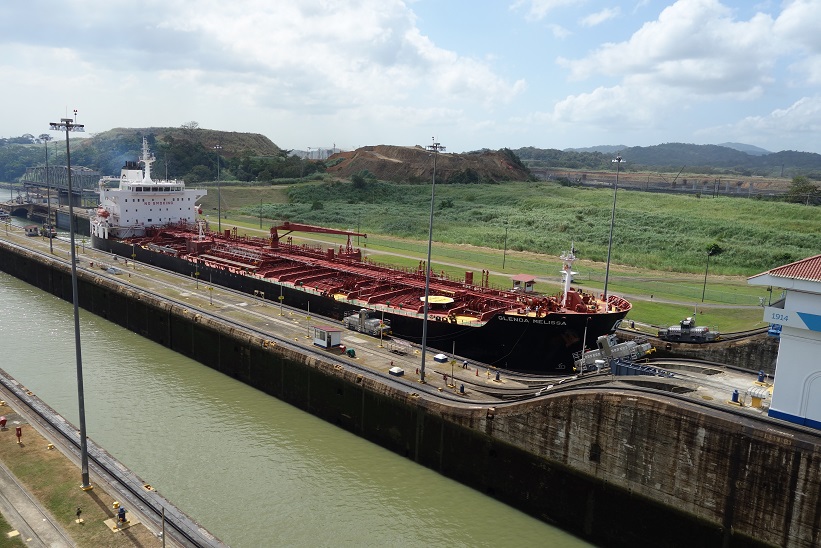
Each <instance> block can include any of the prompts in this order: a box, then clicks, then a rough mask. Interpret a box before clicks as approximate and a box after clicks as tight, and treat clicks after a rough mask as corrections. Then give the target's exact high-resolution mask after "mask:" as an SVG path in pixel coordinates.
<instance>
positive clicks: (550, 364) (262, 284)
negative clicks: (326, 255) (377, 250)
mask: <svg viewBox="0 0 821 548" xmlns="http://www.w3.org/2000/svg"><path fill="white" fill-rule="evenodd" d="M91 242H92V246H93V247H94V248H96V249H99V250H102V251H105V252H108V253H113V254H116V255H119V256H122V257H125V258H135V259H136V260H138V261H140V262H143V263H147V264H150V265H153V266H157V267H160V268H163V269H166V270H170V271H172V272H176V273H178V274H184V275H190V276H193V275H194V274H195V272H199V279H200V280H201V281H203V282H208V283H212V284H216V285H219V286H222V287H226V288H229V289H234V290H237V291H241V292H244V293H249V294H251V295H260V296H262V298H264V299H266V300H269V301H271V302H272V303H278V302H279V300H280V299H279V298H280V296H282V303H283V304H284V305H286V306H290V307H294V308H299V309H302V310H307V311H309V312H310V313H311V314H316V315H319V316H325V317H328V318H332V319H336V320H341V319H342V318H343V316H344V314H345V313H346V312H350V311H354V310H359V309H360V308H361V305H359V304H356V303H351V302H347V301H344V300H343V301H340V300H337V299H334V298H333V297H330V296H325V295H322V294H320V293H318V292H312V291H311V290H309V289H304V288H296V287H293V286H291V285H287V284H279V283H277V282H274V281H270V280H266V279H262V278H259V277H254V276H247V275H244V274H238V273H233V272H230V271H228V270H224V269H220V268H214V267H210V266H207V265H204V264H194V263H192V262H191V261H188V260H186V259H183V258H179V257H175V256H173V255H167V254H164V253H160V252H157V251H152V250H148V249H145V248H142V247H140V246H135V245H130V244H127V243H124V242H121V241H117V240H112V239H103V238H99V237H96V236H92V239H91ZM626 314H627V311H620V312H608V313H591V314H579V313H565V314H559V313H553V314H548V315H546V316H543V317H540V318H535V317H519V316H511V315H506V314H496V315H494V316H493V317H492V318H490V319H489V320H488V321H486V322H484V323H483V324H481V325H478V324H477V325H470V324H464V323H452V322H450V321H446V320H445V321H440V320H437V319H430V320H429V321H428V336H427V346H428V348H429V349H430V350H433V351H438V352H443V353H446V354H450V353H451V352H453V351H455V353H456V354H457V355H458V356H461V357H463V358H466V359H468V360H471V361H473V362H479V363H482V364H485V365H490V366H493V367H498V368H503V369H510V370H515V371H526V372H531V373H540V374H545V373H547V374H572V373H573V367H572V365H573V353H574V352H580V351H581V350H582V339H583V338H584V337H585V335H586V346H587V347H588V348H590V347H595V345H596V339H597V338H598V337H599V336H601V335H605V334H609V333H612V332H614V331H615V330H616V328H617V327H618V325H619V323H620V322H621V320H622V319H623V318H624V317H625V316H626ZM384 319H385V320H390V326H391V331H392V334H393V336H394V337H398V338H400V339H404V340H407V341H410V342H411V343H415V344H421V342H422V327H423V320H422V318H420V316H419V315H418V314H413V313H407V314H404V313H401V311H395V312H389V311H387V310H386V311H385V312H384Z"/></svg>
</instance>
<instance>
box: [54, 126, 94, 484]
mask: <svg viewBox="0 0 821 548" xmlns="http://www.w3.org/2000/svg"><path fill="white" fill-rule="evenodd" d="M74 115H75V116H77V111H76V110H75V111H74ZM50 125H51V130H52V131H58V130H63V129H64V130H65V131H66V168H67V170H68V226H69V231H68V232H69V239H70V242H71V244H70V245H71V294H72V299H73V300H74V349H75V353H76V355H77V400H78V402H79V405H80V464H81V470H82V476H83V484H82V486H81V488H82V489H83V490H84V491H88V490H90V489H92V487H91V484H90V483H89V481H88V441H87V440H86V410H85V395H84V393H83V357H82V351H81V348H80V311H79V308H78V306H77V303H78V300H79V299H78V296H77V253H76V249H75V244H74V200H73V199H72V195H71V148H70V146H69V139H68V133H69V132H70V131H85V126H83V124H77V123H75V121H74V120H72V119H71V118H61V119H60V121H59V122H51V124H50Z"/></svg>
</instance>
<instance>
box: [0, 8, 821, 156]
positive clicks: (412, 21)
mask: <svg viewBox="0 0 821 548" xmlns="http://www.w3.org/2000/svg"><path fill="white" fill-rule="evenodd" d="M819 21H821V0H790V1H784V2H777V1H762V2H755V1H754V0H753V1H743V0H735V1H730V0H679V1H676V2H671V1H655V0H632V1H623V2H604V1H598V0H508V1H501V0H498V1H490V0H474V1H468V0H438V1H434V0H415V1H414V0H407V1H404V2H402V1H398V0H356V1H353V0H352V1H342V0H338V1H336V0H299V1H296V0H292V1H290V2H281V1H278V0H236V1H233V2H226V1H224V0H220V1H217V0H196V1H194V0H163V1H158V0H142V1H141V2H118V1H116V0H64V1H61V2H51V1H47V0H29V1H27V2H13V1H6V2H2V3H0V74H2V75H3V86H2V88H0V97H2V99H3V104H4V105H5V107H6V108H4V109H3V110H4V113H3V119H2V123H0V136H3V137H11V136H17V135H22V134H25V133H31V134H34V135H39V134H40V133H43V132H44V131H46V130H47V128H48V122H50V121H52V120H56V119H57V118H60V117H62V116H65V115H66V112H71V111H72V110H73V109H77V110H78V111H79V117H78V121H79V122H81V123H84V124H85V125H86V129H87V131H88V132H91V133H95V132H102V131H106V130H108V129H111V128H115V127H150V126H171V127H177V126H180V125H182V124H185V123H188V122H191V121H195V122H197V123H198V124H199V125H200V127H203V128H208V129H219V130H225V131H238V132H252V133H261V134H263V135H266V136H267V137H269V138H270V139H271V140H272V141H274V142H275V143H276V144H278V145H279V146H281V147H283V148H289V149H301V150H305V149H307V148H308V147H311V148H319V147H323V148H325V147H331V146H333V145H336V146H337V147H341V148H344V149H352V148H356V147H359V146H364V145H376V144H395V145H414V144H422V145H426V144H429V143H430V141H431V139H432V138H433V137H435V138H436V140H437V141H439V142H441V143H442V144H443V145H445V146H446V147H447V149H448V151H451V152H462V151H468V150H476V149H480V148H491V149H497V148H501V147H509V148H519V147H524V146H533V147H537V148H560V149H563V148H570V147H586V146H594V145H604V144H609V145H616V144H623V145H626V146H648V145H655V144H659V143H667V142H685V143H696V144H710V143H723V142H727V141H734V142H743V143H749V144H753V145H756V146H760V147H762V148H765V149H768V150H771V151H779V150H800V151H806V152H816V153H821V32H819V31H818V24H819Z"/></svg>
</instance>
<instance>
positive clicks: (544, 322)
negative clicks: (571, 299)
mask: <svg viewBox="0 0 821 548" xmlns="http://www.w3.org/2000/svg"><path fill="white" fill-rule="evenodd" d="M498 318H499V319H500V320H501V321H503V322H521V323H535V324H539V325H567V322H565V321H564V320H545V319H543V318H522V317H520V316H506V315H504V314H500V315H499V316H498Z"/></svg>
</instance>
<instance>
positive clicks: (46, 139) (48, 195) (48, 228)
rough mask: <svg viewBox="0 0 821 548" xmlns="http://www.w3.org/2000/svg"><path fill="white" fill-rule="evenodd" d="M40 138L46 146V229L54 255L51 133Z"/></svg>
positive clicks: (49, 247) (50, 250)
mask: <svg viewBox="0 0 821 548" xmlns="http://www.w3.org/2000/svg"><path fill="white" fill-rule="evenodd" d="M40 140H41V141H43V144H44V145H45V146H46V189H47V190H46V207H47V208H48V213H47V221H48V222H47V223H46V231H47V232H48V250H49V253H51V254H52V255H53V254H54V238H53V237H52V236H53V234H52V232H51V180H50V179H49V176H48V142H49V141H51V135H49V134H48V133H43V134H42V135H40Z"/></svg>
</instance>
